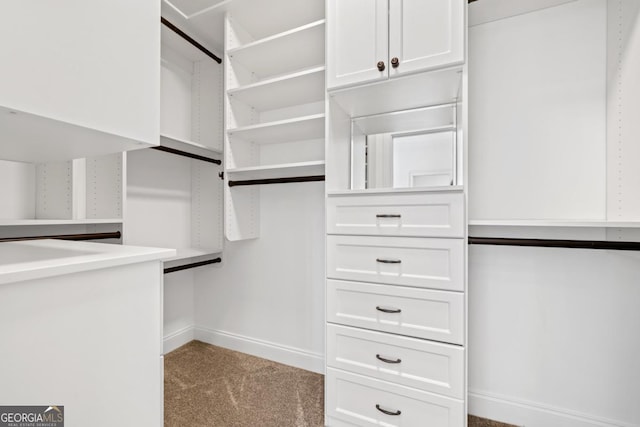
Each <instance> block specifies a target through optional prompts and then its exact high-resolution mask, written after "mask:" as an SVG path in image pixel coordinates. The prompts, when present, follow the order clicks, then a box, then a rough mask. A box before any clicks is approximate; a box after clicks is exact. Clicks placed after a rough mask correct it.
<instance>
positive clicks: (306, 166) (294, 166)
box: [227, 160, 324, 180]
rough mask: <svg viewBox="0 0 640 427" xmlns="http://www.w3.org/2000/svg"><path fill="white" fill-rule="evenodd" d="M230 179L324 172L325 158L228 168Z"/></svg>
mask: <svg viewBox="0 0 640 427" xmlns="http://www.w3.org/2000/svg"><path fill="white" fill-rule="evenodd" d="M227 174H228V175H229V180H239V179H243V180H244V179H271V178H290V177H297V176H316V175H323V174H324V160H318V161H312V162H299V163H285V164H280V165H267V166H254V167H246V168H235V169H227Z"/></svg>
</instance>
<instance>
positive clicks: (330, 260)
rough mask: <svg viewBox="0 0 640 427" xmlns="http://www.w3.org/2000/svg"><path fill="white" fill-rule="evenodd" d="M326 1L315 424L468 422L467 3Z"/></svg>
mask: <svg viewBox="0 0 640 427" xmlns="http://www.w3.org/2000/svg"><path fill="white" fill-rule="evenodd" d="M327 4H328V9H327V10H328V16H327V28H328V36H327V40H328V51H327V55H328V60H327V61H328V62H327V85H328V102H327V106H328V110H327V120H328V124H327V132H328V135H327V150H326V155H327V165H326V168H327V175H326V190H327V199H326V203H327V223H326V230H327V238H326V251H327V261H326V262H327V263H326V275H327V283H326V321H327V324H326V380H325V393H326V396H325V423H326V425H329V426H347V425H349V426H353V425H358V426H369V425H371V426H373V425H429V426H437V427H439V426H442V427H455V426H457V427H460V426H465V425H466V418H467V417H466V399H467V397H466V395H467V385H466V384H467V381H466V352H467V348H466V345H467V344H466V343H467V332H466V316H467V314H466V313H467V310H466V298H467V297H466V289H467V285H466V276H467V226H466V223H467V214H466V205H467V203H466V183H467V179H466V163H465V161H464V159H465V154H464V153H465V147H466V138H465V135H466V134H465V129H466V108H467V107H466V100H465V93H466V85H465V83H464V79H463V74H464V72H465V68H464V67H465V66H464V61H465V46H464V45H465V43H464V41H465V38H466V36H465V16H466V2H464V1H461V0H443V1H434V2H421V1H406V0H405V1H401V0H389V1H386V0H385V1H375V2H374V1H353V2H345V1H337V0H328V3H327ZM426 22H428V23H430V24H425V23H426ZM393 58H398V62H397V68H396V67H394V66H393V65H390V60H391V59H393ZM379 61H382V62H384V69H383V70H380V71H379V70H378V69H377V68H376V65H377V62H379ZM393 62H394V63H395V62H396V61H393ZM403 66H406V67H405V68H403ZM380 68H382V67H380ZM409 153H410V154H409Z"/></svg>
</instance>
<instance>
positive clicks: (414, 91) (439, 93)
mask: <svg viewBox="0 0 640 427" xmlns="http://www.w3.org/2000/svg"><path fill="white" fill-rule="evenodd" d="M461 80H462V68H460V67H455V68H449V69H445V70H440V71H431V72H428V73H419V74H413V75H409V76H405V77H398V78H391V79H388V80H385V81H382V82H374V83H370V84H366V85H361V86H357V87H353V88H345V89H336V90H334V91H331V92H329V97H330V98H331V99H333V100H334V101H335V102H336V103H337V104H338V105H340V106H341V107H342V108H343V109H344V111H345V112H346V113H347V114H348V115H349V116H351V117H360V116H368V115H371V114H380V113H386V112H393V111H400V110H407V109H411V108H418V107H426V106H431V105H441V104H450V103H452V102H456V101H458V95H459V91H460V83H461Z"/></svg>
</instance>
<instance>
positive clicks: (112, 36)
mask: <svg viewBox="0 0 640 427" xmlns="http://www.w3.org/2000/svg"><path fill="white" fill-rule="evenodd" d="M159 53H160V4H159V2H158V1H157V0H136V1H135V2H131V1H128V0H113V1H77V0H59V1H55V2H34V1H8V2H2V4H1V5H0V61H1V62H2V71H0V77H1V78H0V138H1V139H0V140H1V141H2V142H1V144H2V148H1V149H0V158H1V159H3V160H15V161H24V162H46V161H62V160H65V161H66V160H69V159H72V158H81V157H91V156H97V155H100V154H106V153H115V152H121V151H123V150H128V149H132V148H140V147H145V146H149V145H157V144H158V129H159V118H160V114H159V95H160V90H159V89H160V61H159V58H158V57H159Z"/></svg>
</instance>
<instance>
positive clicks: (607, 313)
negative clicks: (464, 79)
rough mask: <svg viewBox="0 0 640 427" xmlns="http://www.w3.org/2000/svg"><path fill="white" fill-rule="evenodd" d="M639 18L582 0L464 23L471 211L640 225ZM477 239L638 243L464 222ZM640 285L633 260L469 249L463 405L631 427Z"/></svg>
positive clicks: (563, 422)
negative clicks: (466, 33)
mask: <svg viewBox="0 0 640 427" xmlns="http://www.w3.org/2000/svg"><path fill="white" fill-rule="evenodd" d="M481 3H482V2H477V4H478V5H479V4H481ZM639 11H640V4H639V3H638V2H637V1H636V0H609V1H607V0H579V1H574V2H570V3H567V4H564V5H561V6H558V7H554V8H549V9H543V10H539V11H536V12H533V13H531V14H527V15H519V16H515V17H512V18H508V19H504V20H499V21H493V22H488V23H485V24H483V25H479V26H476V27H472V28H471V29H470V32H469V39H470V41H469V44H470V51H469V55H470V60H469V67H470V69H469V78H470V96H469V98H470V113H469V116H470V135H469V136H470V138H469V151H470V161H469V169H470V183H469V199H470V212H469V213H470V218H471V219H489V220H500V219H506V220H509V219H565V220H570V219H601V220H604V219H609V220H633V219H637V218H638V216H639V215H640V208H638V206H640V205H638V200H640V199H639V198H638V194H639V191H640V190H639V189H640V184H639V183H640V173H639V171H640V168H638V167H637V165H638V158H639V157H638V155H637V153H638V151H637V150H638V148H637V147H638V143H637V141H638V137H639V136H640V132H639V131H638V120H637V118H638V112H639V111H638V108H637V106H638V101H637V99H639V98H640V97H639V95H640V93H639V91H638V86H637V82H638V78H637V76H638V72H640V60H638V58H639V57H640V55H638V54H637V50H638V49H637V46H638V45H639V44H638V43H639V42H638V41H640V31H638V30H637V28H640V27H639V26H638V25H636V30H635V31H634V30H633V24H634V23H636V22H637V21H638V16H639ZM496 65H497V66H496ZM514 73H516V74H515V76H514ZM631 76H634V77H633V78H632V77H631ZM518 78H520V79H521V80H520V82H519V83H518V81H517V80H518ZM514 84H516V85H515V86H514ZM605 95H606V96H605ZM632 116H633V118H632ZM605 130H606V132H604V131H605ZM480 234H483V235H485V236H489V235H491V236H493V237H506V236H512V237H541V238H554V237H555V238H587V239H594V240H606V239H607V238H609V239H618V238H622V239H623V240H624V239H625V238H628V239H632V240H635V241H638V240H637V239H638V237H639V236H638V232H637V231H634V232H625V231H623V230H617V229H611V230H610V231H608V232H605V231H604V229H603V228H589V229H580V228H573V229H569V228H563V229H553V228H536V227H529V228H527V227H518V228H513V227H511V228H510V227H499V226H494V227H472V228H471V232H470V235H472V236H474V235H480ZM639 285H640V254H639V253H634V252H623V251H597V250H577V249H552V248H516V247H490V246H472V247H471V248H470V251H469V301H468V302H469V412H470V413H472V414H475V415H479V416H482V417H486V418H490V419H495V420H500V421H504V422H509V423H513V424H516V425H525V426H534V427H535V426H540V427H546V426H553V427H578V426H624V427H631V426H635V427H637V426H640V407H639V405H638V402H640V363H639V362H638V354H640V329H639V328H640V310H638V304H637V303H638V301H640V286H639Z"/></svg>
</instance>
